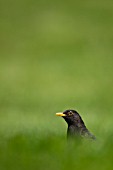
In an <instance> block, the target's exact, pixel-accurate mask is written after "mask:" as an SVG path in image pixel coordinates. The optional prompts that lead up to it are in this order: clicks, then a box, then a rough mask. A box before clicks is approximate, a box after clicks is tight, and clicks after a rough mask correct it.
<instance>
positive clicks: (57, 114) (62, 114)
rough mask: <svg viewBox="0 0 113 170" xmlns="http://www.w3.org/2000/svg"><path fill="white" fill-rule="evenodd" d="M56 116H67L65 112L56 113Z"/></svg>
mask: <svg viewBox="0 0 113 170" xmlns="http://www.w3.org/2000/svg"><path fill="white" fill-rule="evenodd" d="M56 116H66V115H65V114H64V113H56Z"/></svg>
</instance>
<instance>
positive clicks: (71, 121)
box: [56, 110, 96, 140]
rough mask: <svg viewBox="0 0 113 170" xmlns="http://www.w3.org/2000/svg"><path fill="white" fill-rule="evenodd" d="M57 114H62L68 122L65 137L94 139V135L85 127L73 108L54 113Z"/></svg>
mask: <svg viewBox="0 0 113 170" xmlns="http://www.w3.org/2000/svg"><path fill="white" fill-rule="evenodd" d="M56 115H57V116H62V117H63V118H64V119H65V121H66V122H67V124H68V129H67V137H73V136H78V137H85V138H89V139H93V140H95V139H96V138H95V136H94V135H93V134H91V133H90V132H89V130H88V129H87V128H86V126H85V124H84V122H83V120H82V118H81V116H80V115H79V113H78V112H77V111H75V110H66V111H64V112H62V113H56Z"/></svg>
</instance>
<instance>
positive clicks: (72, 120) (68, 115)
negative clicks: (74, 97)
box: [56, 110, 84, 126]
mask: <svg viewBox="0 0 113 170" xmlns="http://www.w3.org/2000/svg"><path fill="white" fill-rule="evenodd" d="M56 116H61V117H63V118H64V119H65V121H66V122H67V124H68V125H76V126H81V125H83V124H84V122H83V120H82V118H81V116H80V115H79V113H78V112H77V111H75V110H66V111H64V112H62V113H56Z"/></svg>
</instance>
